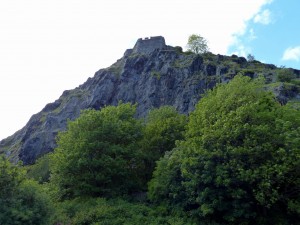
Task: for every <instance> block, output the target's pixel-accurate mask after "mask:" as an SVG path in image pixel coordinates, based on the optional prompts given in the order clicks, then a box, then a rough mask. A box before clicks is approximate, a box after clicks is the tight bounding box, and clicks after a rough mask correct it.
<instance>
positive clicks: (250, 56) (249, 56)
mask: <svg viewBox="0 0 300 225" xmlns="http://www.w3.org/2000/svg"><path fill="white" fill-rule="evenodd" d="M247 60H248V62H253V61H254V60H255V57H254V55H251V54H248V55H247Z"/></svg>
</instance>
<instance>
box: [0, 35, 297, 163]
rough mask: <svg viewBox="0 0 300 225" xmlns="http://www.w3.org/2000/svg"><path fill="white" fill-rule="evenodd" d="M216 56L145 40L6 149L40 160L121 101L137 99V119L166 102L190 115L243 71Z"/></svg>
mask: <svg viewBox="0 0 300 225" xmlns="http://www.w3.org/2000/svg"><path fill="white" fill-rule="evenodd" d="M211 57H213V60H212V59H210V60H207V59H205V58H204V56H200V55H195V54H184V53H182V52H178V50H177V49H176V48H173V47H170V46H167V45H166V44H165V40H164V38H163V37H153V38H150V39H144V40H143V39H139V40H138V41H137V43H136V45H135V47H134V48H133V49H128V50H126V52H125V54H124V56H123V58H121V59H119V60H118V61H117V62H116V63H115V64H113V65H112V66H110V67H109V68H106V69H101V70H99V71H98V72H96V73H95V75H94V77H93V78H89V79H88V80H87V81H86V82H85V83H84V84H82V85H80V86H79V87H77V88H75V89H73V90H69V91H64V93H63V94H62V95H61V97H60V98H59V99H58V100H56V101H55V102H53V103H50V104H47V105H46V106H45V107H44V109H42V111H41V112H39V113H37V114H35V115H33V116H32V117H31V118H30V120H29V122H28V123H27V124H26V126H25V127H23V128H22V129H21V130H19V131H18V132H16V133H15V134H14V135H12V136H10V137H8V138H6V139H4V140H2V141H1V142H0V152H4V153H5V154H6V155H7V156H9V157H10V158H11V159H12V160H13V161H15V162H16V161H18V160H22V161H23V162H24V164H31V163H34V161H35V160H36V159H37V158H38V157H40V156H41V155H43V154H45V153H48V152H50V151H52V150H53V149H54V148H55V146H56V144H55V136H56V134H57V133H58V132H59V131H63V130H65V129H66V125H67V121H68V120H74V119H76V118H77V117H78V116H79V115H80V111H81V110H83V109H87V108H94V109H101V108H102V107H104V106H106V105H117V104H118V102H119V101H122V102H125V103H126V102H131V103H137V115H136V116H137V117H144V116H145V115H146V114H147V112H148V111H149V110H150V109H152V108H156V107H160V106H162V105H172V106H174V107H175V108H176V109H177V110H178V111H179V112H180V113H185V114H188V113H189V112H191V111H192V110H193V109H194V106H195V104H196V103H197V102H198V101H199V99H200V98H201V94H203V93H204V92H205V90H206V89H210V88H213V87H214V86H215V85H216V83H218V82H228V81H229V80H230V79H231V78H232V77H233V76H235V75H236V73H237V72H236V71H234V70H232V69H231V68H230V67H229V66H226V65H225V64H224V63H223V62H224V61H226V60H227V61H228V60H231V57H228V56H220V55H218V56H215V55H211V56H210V58H211ZM242 63H243V64H245V63H247V62H242ZM273 69H274V68H273ZM256 75H257V74H255V73H254V74H252V76H256ZM296 94H297V93H296Z"/></svg>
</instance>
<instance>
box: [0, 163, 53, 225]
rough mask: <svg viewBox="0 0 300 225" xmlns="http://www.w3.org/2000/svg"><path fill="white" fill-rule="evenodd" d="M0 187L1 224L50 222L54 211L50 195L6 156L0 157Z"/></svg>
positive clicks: (32, 224) (30, 224)
mask: <svg viewBox="0 0 300 225" xmlns="http://www.w3.org/2000/svg"><path fill="white" fill-rule="evenodd" d="M0 189H1V192H0V224H5V225H19V224H28V225H35V224H41V225H42V224H48V222H49V218H50V215H51V213H52V208H51V202H50V199H49V197H48V195H47V194H46V193H45V192H44V191H43V189H42V187H41V186H39V185H38V184H37V183H36V182H35V181H32V180H27V179H25V171H24V170H23V169H22V168H19V167H18V166H15V165H12V164H11V163H10V162H9V161H8V160H6V159H4V157H0Z"/></svg>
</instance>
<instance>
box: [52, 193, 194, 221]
mask: <svg viewBox="0 0 300 225" xmlns="http://www.w3.org/2000/svg"><path fill="white" fill-rule="evenodd" d="M57 207H58V211H59V212H60V214H59V216H58V217H57V218H56V220H55V221H54V222H56V223H61V224H72V225H85V224H89V225H90V224H93V225H107V224H109V225H121V224H127V225H137V224H147V225H148V224H149V225H151V224H152V225H159V224H161V225H164V224H170V225H194V224H196V223H195V222H193V220H191V219H189V218H188V217H187V215H184V214H182V213H180V212H176V211H174V212H170V211H168V210H166V209H165V208H163V207H153V206H147V205H145V204H141V203H130V202H127V201H124V200H121V199H114V200H105V199H103V198H93V199H92V198H85V199H82V198H76V199H74V200H68V201H64V202H62V203H59V204H58V205H57Z"/></svg>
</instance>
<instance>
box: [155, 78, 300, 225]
mask: <svg viewBox="0 0 300 225" xmlns="http://www.w3.org/2000/svg"><path fill="white" fill-rule="evenodd" d="M263 85H264V82H263V80H262V79H256V80H251V79H250V78H248V77H243V76H236V77H235V78H234V79H233V80H232V81H231V82H230V83H229V84H227V85H219V86H218V87H217V88H215V89H213V90H211V91H208V93H207V95H206V96H205V97H204V98H202V99H201V101H200V102H199V103H198V104H197V106H196V109H195V111H194V112H193V113H192V114H191V115H190V118H189V123H188V128H187V132H186V137H185V140H184V141H182V142H180V143H179V144H178V145H177V148H175V149H174V150H173V151H172V152H171V153H169V154H167V155H166V156H165V157H164V158H163V159H162V160H160V162H158V166H157V168H156V171H155V172H154V178H153V180H152V181H151V182H150V185H149V197H150V198H151V199H152V200H153V201H156V202H165V203H167V204H169V205H171V206H172V207H181V208H183V209H184V210H185V211H188V212H189V213H190V214H191V215H193V216H195V217H197V218H198V219H199V220H200V221H202V222H204V223H206V224H209V223H212V224H296V223H297V221H299V219H300V189H299V187H300V167H299V166H300V149H299V146H300V138H299V137H300V119H299V118H300V112H299V111H296V110H293V109H291V108H290V107H286V106H280V104H278V103H277V102H276V101H275V98H274V96H273V94H271V93H269V92H266V91H264V89H263Z"/></svg>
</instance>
